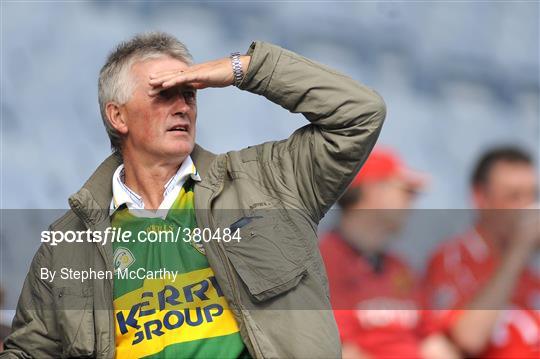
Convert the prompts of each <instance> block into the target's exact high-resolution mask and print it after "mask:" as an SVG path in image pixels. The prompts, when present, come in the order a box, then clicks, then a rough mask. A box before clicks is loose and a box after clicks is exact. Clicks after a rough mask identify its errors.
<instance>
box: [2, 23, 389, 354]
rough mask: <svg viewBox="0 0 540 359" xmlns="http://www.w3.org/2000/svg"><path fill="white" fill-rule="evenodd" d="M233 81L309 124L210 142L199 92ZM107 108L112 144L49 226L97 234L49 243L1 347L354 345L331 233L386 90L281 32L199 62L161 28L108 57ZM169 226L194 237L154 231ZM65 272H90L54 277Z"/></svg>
mask: <svg viewBox="0 0 540 359" xmlns="http://www.w3.org/2000/svg"><path fill="white" fill-rule="evenodd" d="M230 85H234V86H236V87H238V88H239V89H241V90H245V91H249V92H252V93H254V94H258V95H262V96H264V97H266V98H267V99H268V100H270V101H272V102H274V103H276V104H278V105H280V106H282V107H283V108H285V109H287V110H288V111H290V112H292V113H302V114H303V115H304V116H305V118H306V119H307V120H308V121H309V122H310V123H309V124H307V125H306V126H304V127H302V128H300V129H298V130H296V131H295V132H294V133H293V134H292V135H291V136H290V137H289V138H287V139H284V140H281V141H273V142H266V143H263V144H260V145H257V146H252V147H248V148H245V149H242V150H240V151H230V152H227V153H224V154H219V155H216V154H213V153H211V152H209V151H206V150H204V149H203V148H201V147H200V146H199V145H197V144H196V143H195V127H196V126H195V125H196V118H197V101H196V97H197V96H196V94H197V91H198V90H201V89H204V88H207V87H225V86H230ZM99 104H100V109H101V114H102V117H103V121H104V124H105V127H106V129H107V133H108V135H109V138H110V141H111V146H112V148H113V154H112V155H111V156H110V157H109V158H107V159H106V160H105V161H104V162H103V163H102V164H101V165H100V166H99V167H98V168H97V169H96V171H95V172H94V174H93V175H92V176H91V177H90V179H89V180H88V181H87V182H86V183H85V184H84V185H83V187H82V188H81V190H80V191H78V192H77V193H75V194H74V195H72V196H71V197H70V198H69V203H70V207H71V209H70V210H68V211H67V212H66V214H65V215H64V216H63V217H62V218H60V219H58V220H57V221H56V222H55V223H53V224H52V225H51V227H50V230H51V231H55V232H57V233H64V234H65V233H67V232H69V231H78V232H79V233H90V232H91V233H92V236H91V239H88V240H86V241H80V243H67V242H66V241H64V242H59V243H56V245H54V246H53V245H51V243H49V242H46V243H43V244H42V245H41V247H40V249H39V250H38V252H37V253H36V255H35V257H34V259H33V261H32V264H31V267H30V270H29V273H28V275H27V278H26V280H25V283H24V286H23V290H22V293H21V297H20V299H19V304H18V307H17V313H16V316H15V319H14V321H13V328H12V333H11V335H10V336H9V337H8V338H7V339H6V342H5V347H6V349H7V351H6V352H4V353H3V354H2V355H0V356H2V357H22V358H26V357H40V358H41V357H96V358H112V357H118V358H123V357H138V358H139V357H145V358H162V357H167V358H240V357H255V358H297V357H306V358H308V357H309V358H330V357H339V356H340V355H341V353H340V344H339V335H338V331H337V328H336V324H335V321H334V318H333V314H332V310H331V307H330V302H329V295H328V285H327V279H326V274H325V271H324V266H323V264H322V260H321V257H320V254H319V251H318V249H317V236H316V229H317V224H318V222H319V221H320V219H321V218H322V217H323V216H324V214H325V213H326V211H327V210H328V209H329V208H330V207H331V206H332V204H333V203H334V202H335V201H336V199H337V198H338V197H339V196H340V195H341V193H342V192H343V190H344V189H345V188H346V187H347V185H348V184H349V182H350V181H351V180H352V178H353V177H354V176H355V174H356V173H357V172H358V170H359V169H360V167H361V165H362V164H363V162H364V160H365V159H366V158H367V156H368V154H369V152H370V151H371V149H372V148H373V146H374V144H375V142H376V139H377V137H378V135H379V133H380V130H381V127H382V123H383V120H384V117H385V105H384V102H383V101H382V99H381V98H380V96H378V95H377V94H376V93H375V92H374V91H372V90H370V89H368V88H367V87H365V86H363V85H361V84H359V83H357V82H356V81H354V80H352V79H351V78H349V77H347V76H345V75H343V74H341V73H339V72H336V71H334V70H332V69H330V68H328V67H326V66H324V65H322V64H319V63H316V62H314V61H311V60H309V59H307V58H305V57H302V56H301V55H298V54H296V53H294V52H292V51H289V50H286V49H283V48H281V47H279V46H276V45H273V44H270V43H267V42H262V41H254V42H253V43H252V44H251V46H250V47H249V49H248V51H247V53H246V54H245V55H241V54H240V53H232V54H231V55H230V56H229V57H225V58H221V59H218V60H215V61H210V62H205V63H201V64H196V65H193V64H192V58H191V55H190V54H189V52H188V51H187V49H186V47H185V46H184V45H183V44H182V43H181V42H179V41H178V40H177V39H175V38H174V37H172V36H170V35H167V34H164V33H148V34H142V35H138V36H136V37H134V38H132V39H131V40H129V41H127V42H125V43H122V44H120V45H119V46H118V47H117V49H116V50H115V51H114V52H113V53H112V54H111V55H110V56H109V58H108V60H107V62H106V64H105V65H104V66H103V68H102V70H101V72H100V77H99ZM252 120H256V118H254V119H252ZM162 232H165V233H171V234H178V233H181V234H182V235H181V239H180V240H174V241H172V240H171V241H161V240H160V241H159V242H157V243H156V241H151V240H150V237H151V235H152V234H154V235H155V236H154V237H153V238H157V236H158V235H160V234H161V233H162ZM107 233H114V235H113V237H112V238H113V239H114V240H109V241H106V240H105V239H104V238H106V234H107ZM126 233H127V234H128V236H127V239H126V240H124V239H125V237H126V236H124V235H125V234H126ZM121 234H122V236H121ZM114 236H116V237H114ZM174 238H176V239H177V237H174ZM100 239H101V240H100ZM65 268H68V269H69V270H70V271H71V272H77V273H83V277H84V273H88V275H87V278H90V279H89V280H80V276H79V279H78V280H76V279H74V278H73V277H67V278H64V277H60V276H57V277H56V279H54V277H52V278H51V279H50V280H48V279H47V278H43V276H42V275H41V273H43V270H44V269H45V271H46V272H50V273H56V272H58V273H63V272H62V270H63V269H65ZM71 272H70V273H71ZM99 273H101V274H102V276H100V275H99ZM109 273H112V275H110V276H108V275H107V274H109Z"/></svg>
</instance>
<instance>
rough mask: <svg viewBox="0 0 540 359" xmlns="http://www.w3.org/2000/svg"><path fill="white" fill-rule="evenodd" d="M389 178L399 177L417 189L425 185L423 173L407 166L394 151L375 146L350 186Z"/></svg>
mask: <svg viewBox="0 0 540 359" xmlns="http://www.w3.org/2000/svg"><path fill="white" fill-rule="evenodd" d="M391 178H398V179H401V180H402V181H404V182H405V183H406V185H407V186H410V187H411V188H414V189H417V190H419V189H421V188H423V187H425V185H426V182H427V177H426V176H425V175H423V174H421V173H419V172H415V171H413V170H411V169H409V168H407V167H406V166H405V165H404V163H403V162H402V161H401V158H400V157H399V156H398V154H397V153H396V152H395V151H393V150H391V149H389V148H381V147H377V148H375V149H373V151H372V152H371V154H370V155H369V157H368V159H367V160H366V162H365V163H364V165H363V166H362V168H361V169H360V172H358V174H357V175H356V177H355V178H354V180H353V181H352V183H351V187H357V186H359V185H361V184H364V183H370V182H371V183H373V182H379V181H385V180H388V179H391Z"/></svg>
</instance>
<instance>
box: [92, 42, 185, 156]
mask: <svg viewBox="0 0 540 359" xmlns="http://www.w3.org/2000/svg"><path fill="white" fill-rule="evenodd" d="M161 56H170V57H172V58H174V59H178V60H180V61H182V62H184V63H185V64H187V65H192V64H193V57H192V56H191V54H190V53H189V50H188V49H187V47H186V45H184V44H183V43H182V42H180V41H179V40H178V39H177V38H175V37H174V36H172V35H169V34H166V33H163V32H148V33H143V34H138V35H136V36H134V37H133V38H131V39H130V40H128V41H124V42H121V43H120V44H119V45H118V46H117V47H116V49H115V50H114V51H112V52H111V53H110V54H109V56H108V57H107V61H106V62H105V65H103V67H102V68H101V71H100V72H99V81H98V101H99V109H100V111H101V118H102V120H103V124H104V125H105V129H106V130H107V134H108V135H109V139H110V141H111V148H112V150H113V151H116V152H120V146H121V140H122V138H121V136H120V133H118V131H116V129H115V128H114V127H113V126H112V125H111V123H110V121H109V119H108V117H107V111H106V106H107V103H109V102H117V103H118V104H125V103H126V102H128V101H129V99H130V98H131V95H132V94H133V90H134V87H135V83H134V79H133V77H132V76H130V75H131V73H130V70H131V67H132V66H133V64H134V63H135V62H138V61H144V60H148V59H151V58H158V57H161Z"/></svg>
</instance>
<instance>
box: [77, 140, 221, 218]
mask: <svg viewBox="0 0 540 359" xmlns="http://www.w3.org/2000/svg"><path fill="white" fill-rule="evenodd" d="M216 157H217V156H216V155H215V154H214V153H212V152H209V151H207V150H205V149H204V148H202V147H201V146H199V145H197V144H195V147H194V149H193V151H192V152H191V158H192V160H193V163H194V164H195V167H197V170H198V171H199V174H200V176H201V179H202V182H201V185H202V186H209V185H210V184H213V183H215V180H214V179H209V178H208V170H209V168H210V166H211V164H212V162H213V161H214V159H215V158H216ZM120 164H122V157H121V156H120V155H119V154H118V153H113V154H112V155H110V156H109V157H107V158H106V159H105V161H103V162H102V163H101V164H100V165H99V166H98V168H97V169H96V170H95V171H94V173H93V174H92V175H91V176H90V178H89V179H88V180H87V181H86V182H85V184H84V185H83V186H82V188H81V189H80V190H79V191H78V192H77V193H75V194H73V195H72V196H70V197H69V199H68V201H69V205H70V207H71V209H72V210H73V211H74V212H75V214H77V216H78V217H79V218H80V219H81V220H82V221H83V222H84V223H85V224H86V226H87V227H89V228H95V227H96V225H97V224H98V223H102V222H104V221H105V222H108V219H109V207H110V204H111V198H112V177H113V174H114V171H115V170H116V169H117V168H118V166H120Z"/></svg>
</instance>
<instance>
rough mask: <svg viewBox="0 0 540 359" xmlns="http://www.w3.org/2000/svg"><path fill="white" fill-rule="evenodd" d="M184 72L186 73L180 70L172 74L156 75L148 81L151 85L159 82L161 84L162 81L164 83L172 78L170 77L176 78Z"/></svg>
mask: <svg viewBox="0 0 540 359" xmlns="http://www.w3.org/2000/svg"><path fill="white" fill-rule="evenodd" d="M183 73H185V72H179V73H172V74H169V75H163V76H160V77H156V78H154V79H150V80H149V81H148V83H149V84H150V85H158V84H161V83H163V82H165V81H168V80H170V79H172V78H174V77H176V76H180V75H182V74H183Z"/></svg>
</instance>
